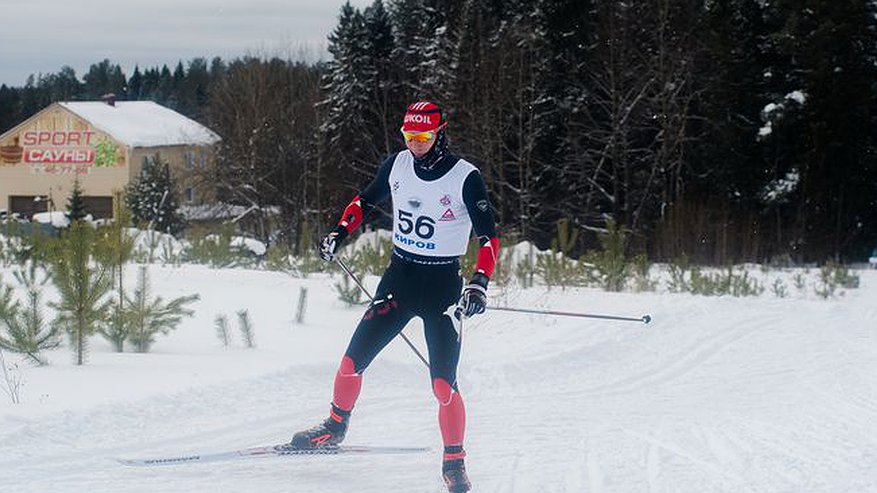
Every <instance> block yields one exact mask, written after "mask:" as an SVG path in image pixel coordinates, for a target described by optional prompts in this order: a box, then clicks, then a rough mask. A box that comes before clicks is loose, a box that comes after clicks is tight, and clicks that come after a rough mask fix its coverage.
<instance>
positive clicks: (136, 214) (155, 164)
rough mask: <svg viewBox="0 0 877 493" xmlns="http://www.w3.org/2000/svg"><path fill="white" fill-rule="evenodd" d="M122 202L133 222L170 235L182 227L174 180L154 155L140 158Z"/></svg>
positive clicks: (175, 233)
mask: <svg viewBox="0 0 877 493" xmlns="http://www.w3.org/2000/svg"><path fill="white" fill-rule="evenodd" d="M125 204H126V205H127V207H128V210H130V211H131V215H132V219H133V221H134V223H135V224H138V225H145V226H146V227H147V228H148V229H150V230H152V229H154V230H156V231H161V232H163V233H167V234H170V235H174V236H177V235H179V234H180V233H181V232H182V231H183V229H184V228H185V221H184V219H183V217H182V215H181V214H180V212H179V210H178V209H179V199H178V192H177V185H176V180H174V178H173V176H172V175H171V172H170V167H169V166H168V164H167V163H166V162H163V161H162V160H161V157H160V156H158V155H155V156H151V157H147V158H144V159H143V169H142V171H141V173H140V176H139V177H137V178H136V179H135V180H134V181H133V182H131V184H130V185H128V187H127V189H126V193H125Z"/></svg>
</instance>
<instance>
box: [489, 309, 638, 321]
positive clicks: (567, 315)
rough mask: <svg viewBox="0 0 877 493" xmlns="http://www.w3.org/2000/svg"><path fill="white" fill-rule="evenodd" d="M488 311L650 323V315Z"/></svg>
mask: <svg viewBox="0 0 877 493" xmlns="http://www.w3.org/2000/svg"><path fill="white" fill-rule="evenodd" d="M488 310H497V311H501V312H517V313H534V314H536V315H560V316H564V317H581V318H599V319H602V320H621V321H624V322H642V323H644V324H648V323H649V322H651V321H652V316H651V315H643V316H642V317H619V316H616V315H597V314H592V313H576V312H558V311H554V310H534V309H531V308H504V307H499V306H490V307H488Z"/></svg>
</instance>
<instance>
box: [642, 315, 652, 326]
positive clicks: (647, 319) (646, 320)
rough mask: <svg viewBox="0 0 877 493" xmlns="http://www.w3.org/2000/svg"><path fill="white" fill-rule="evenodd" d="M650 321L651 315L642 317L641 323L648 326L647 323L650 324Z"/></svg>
mask: <svg viewBox="0 0 877 493" xmlns="http://www.w3.org/2000/svg"><path fill="white" fill-rule="evenodd" d="M651 321H652V316H651V315H643V323H644V324H646V325H649V322H651Z"/></svg>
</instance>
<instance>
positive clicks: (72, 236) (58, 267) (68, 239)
mask: <svg viewBox="0 0 877 493" xmlns="http://www.w3.org/2000/svg"><path fill="white" fill-rule="evenodd" d="M95 234H96V233H95V230H94V228H92V227H91V226H90V225H88V224H86V223H85V222H83V221H73V222H72V223H70V227H69V228H67V230H66V231H65V232H64V234H62V235H61V237H60V238H58V239H57V240H55V241H54V242H53V243H52V254H51V255H50V267H49V270H50V273H51V278H52V282H53V284H54V285H55V287H56V288H57V290H58V294H59V297H60V300H59V301H57V302H51V303H49V306H51V307H53V308H54V309H55V310H56V311H57V317H56V318H55V322H54V325H55V326H56V327H58V328H60V329H63V330H65V331H66V332H67V333H68V334H69V335H70V341H71V345H72V347H73V350H74V353H75V356H76V364H78V365H83V364H85V360H86V355H87V352H88V338H89V336H91V335H92V334H93V333H94V331H95V330H96V328H97V327H98V326H99V325H100V324H101V323H103V320H104V319H105V317H106V313H107V312H108V308H109V301H107V300H106V295H107V294H108V293H109V292H110V290H111V289H112V286H113V280H112V276H111V275H110V271H109V269H108V268H107V267H106V266H104V265H102V264H100V263H96V262H93V261H92V260H93V255H94V251H95V250H94V248H95V239H96V238H95Z"/></svg>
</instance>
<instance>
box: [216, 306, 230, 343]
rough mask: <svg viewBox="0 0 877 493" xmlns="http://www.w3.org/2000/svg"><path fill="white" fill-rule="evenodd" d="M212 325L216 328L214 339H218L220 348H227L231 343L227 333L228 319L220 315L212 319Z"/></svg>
mask: <svg viewBox="0 0 877 493" xmlns="http://www.w3.org/2000/svg"><path fill="white" fill-rule="evenodd" d="M213 323H214V325H215V326H216V337H218V338H219V341H220V342H221V343H222V347H224V348H228V345H229V343H230V342H231V337H230V335H229V331H228V317H226V316H225V315H222V314H220V315H217V316H216V318H215V319H213Z"/></svg>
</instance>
